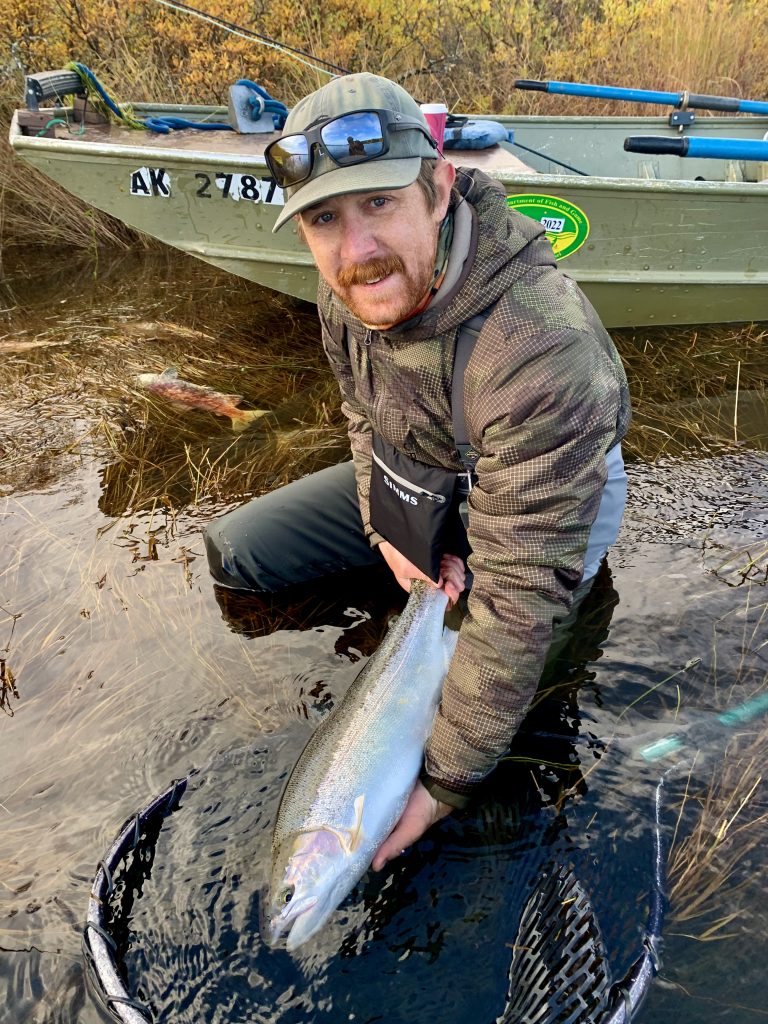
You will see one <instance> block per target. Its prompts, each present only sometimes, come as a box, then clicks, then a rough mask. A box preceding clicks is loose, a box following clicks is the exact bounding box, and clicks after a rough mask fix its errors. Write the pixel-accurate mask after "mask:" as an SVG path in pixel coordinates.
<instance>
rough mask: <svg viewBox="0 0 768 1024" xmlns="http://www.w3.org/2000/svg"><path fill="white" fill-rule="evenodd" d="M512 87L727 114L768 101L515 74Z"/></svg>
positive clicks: (755, 110)
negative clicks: (626, 87)
mask: <svg viewBox="0 0 768 1024" xmlns="http://www.w3.org/2000/svg"><path fill="white" fill-rule="evenodd" d="M515 88H516V89H529V90H532V91H534V92H551V93H557V94H559V95H563V96H590V97H592V98H594V99H602V100H626V101H627V102H629V103H657V104H659V105H661V106H670V107H680V108H682V109H688V110H722V111H725V112H727V113H729V114H733V113H740V114H768V103H761V102H760V101H759V100H739V99H736V98H735V97H733V96H703V95H699V94H698V93H695V92H657V91H655V90H653V89H620V88H618V87H617V86H613V85H588V84H586V83H584V82H554V81H551V82H539V81H536V80H535V79H529V78H518V79H517V81H516V82H515Z"/></svg>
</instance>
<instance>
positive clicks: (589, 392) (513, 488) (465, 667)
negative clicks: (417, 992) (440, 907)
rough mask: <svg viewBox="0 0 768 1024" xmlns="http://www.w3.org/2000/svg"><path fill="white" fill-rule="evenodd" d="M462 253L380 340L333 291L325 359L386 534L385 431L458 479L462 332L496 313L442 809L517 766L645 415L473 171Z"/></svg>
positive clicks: (324, 315)
mask: <svg viewBox="0 0 768 1024" xmlns="http://www.w3.org/2000/svg"><path fill="white" fill-rule="evenodd" d="M457 192H458V195H457V196H456V199H455V201H454V205H453V216H454V238H453V244H452V247H451V253H450V257H449V261H448V269H447V272H446V277H445V280H444V281H443V283H442V285H441V287H440V289H439V291H438V293H437V294H436V296H435V298H434V299H433V300H432V302H431V303H430V305H429V306H428V307H427V308H426V310H424V312H423V313H421V314H420V315H419V316H417V317H415V318H413V319H411V320H409V321H407V322H406V323H404V324H399V325H397V326H396V327H395V328H392V329H388V330H386V331H375V330H371V329H368V328H366V327H365V326H364V325H363V324H362V323H361V322H360V321H359V320H357V319H356V318H355V317H354V316H353V314H352V313H351V312H350V311H349V310H348V309H347V308H346V307H345V306H344V305H343V304H342V303H341V302H340V301H339V300H338V299H337V298H336V297H335V296H334V295H333V293H332V292H331V290H330V288H329V287H328V285H327V284H325V282H322V281H321V284H320V289H319V294H318V308H319V312H320V320H321V325H322V330H323V344H324V347H325V351H326V354H327V356H328V359H329V361H330V364H331V367H332V369H333V372H334V374H335V376H336V378H337V380H338V382H339V386H340V389H341V395H342V409H343V412H344V414H345V415H346V417H347V420H348V428H349V438H350V443H351V448H352V456H353V459H354V464H355V474H356V480H357V487H358V494H359V500H360V511H361V515H362V519H363V525H364V528H365V531H366V534H367V535H368V536H369V537H370V539H371V542H372V543H373V544H375V543H377V542H378V541H379V540H380V539H381V538H380V537H377V536H376V535H375V534H374V532H373V530H372V528H371V525H370V520H369V511H368V493H369V482H370V464H371V428H373V429H374V430H376V431H377V432H378V433H379V434H381V436H382V437H383V438H384V439H385V440H387V441H389V442H390V444H392V445H394V446H395V448H397V449H398V450H399V451H401V452H403V453H404V454H405V455H408V456H409V457H411V458H414V459H418V460H419V461H421V462H426V463H428V464H431V465H436V466H441V467H444V468H446V469H455V470H457V471H459V470H460V469H461V464H460V462H459V460H458V456H457V453H456V450H455V447H454V442H453V436H452V421H451V379H452V367H453V354H454V348H455V344H456V337H457V334H458V331H459V328H460V327H461V325H462V323H464V322H465V321H467V320H468V319H470V318H471V317H473V316H475V315H477V314H478V313H481V312H483V311H486V310H488V309H489V308H490V309H491V312H490V314H489V315H488V317H487V319H486V321H485V323H484V324H483V327H482V330H481V331H480V335H479V337H478V339H477V341H476V343H475V347H474V351H473V354H472V356H471V358H470V360H469V364H468V366H467V369H466V374H465V385H464V414H465V419H466V423H467V429H468V433H469V440H470V442H471V444H472V445H473V447H474V449H475V450H476V451H477V452H478V453H479V454H480V458H479V460H478V462H477V484H476V486H475V487H474V488H473V489H472V491H471V494H470V496H469V528H468V539H469V543H470V545H471V548H472V553H471V555H470V556H469V561H468V567H469V569H470V570H471V572H472V573H473V574H474V583H473V586H472V590H471V592H470V595H469V600H468V614H467V616H466V617H465V619H464V621H463V623H462V626H461V631H460V634H459V639H458V644H457V648H456V653H455V655H454V658H453V661H452V663H451V666H450V669H449V672H448V675H447V677H446V681H445V685H444V689H443V697H442V701H441V704H440V708H439V710H438V713H437V716H436V719H435V722H434V726H433V730H432V734H431V737H430V739H429V742H428V744H427V748H426V751H425V772H426V778H425V781H426V782H427V785H428V788H429V789H430V791H431V792H432V793H433V795H435V796H437V797H438V798H440V799H442V800H445V801H446V802H447V803H450V804H452V805H454V806H462V805H463V804H464V803H466V800H467V798H468V796H469V794H470V793H471V792H472V790H473V789H474V787H475V786H476V785H477V783H478V782H480V781H481V780H482V779H483V778H484V777H485V776H486V775H487V774H488V772H489V771H490V770H491V769H492V768H493V767H494V765H495V764H496V762H497V760H498V759H499V757H501V755H502V754H503V753H504V752H505V750H506V749H507V747H508V746H509V743H510V741H511V739H512V737H513V735H514V733H515V732H516V730H517V727H518V725H519V724H520V722H521V720H522V718H523V716H524V715H525V713H526V711H527V709H528V705H529V703H530V701H531V698H532V697H533V694H534V692H535V690H536V686H537V684H538V681H539V678H540V676H541V672H542V668H543V666H544V662H545V659H546V655H547V652H548V649H549V645H550V642H551V637H552V629H553V621H554V620H556V619H559V618H562V617H563V616H565V615H566V614H567V612H568V610H569V608H570V605H571V600H572V594H573V591H574V590H575V588H576V587H577V586H578V584H579V582H580V580H581V576H582V572H583V557H584V551H585V549H586V545H587V539H588V536H589V531H590V527H591V525H592V523H593V521H594V519H595V517H596V515H597V510H598V506H599V503H600V498H601V495H602V491H603V487H604V484H605V479H606V467H605V456H606V453H607V452H608V451H609V450H610V449H611V448H612V447H613V446H614V445H616V444H617V443H618V442H619V441H620V440H621V438H622V437H623V436H624V434H625V433H626V430H627V427H628V424H629V418H630V404H629V394H628V388H627V381H626V376H625V373H624V370H623V367H622V365H621V361H620V359H619V356H618V354H617V352H616V349H615V347H614V344H613V342H612V340H611V338H610V336H609V335H608V333H607V331H606V330H605V328H604V327H603V325H602V323H601V322H600V320H599V318H598V316H597V314H596V313H595V311H594V309H593V308H592V306H591V305H590V304H589V302H588V301H587V299H586V297H585V296H584V294H583V293H582V292H581V290H580V289H579V288H578V286H577V285H576V284H575V283H574V282H573V281H572V280H571V279H570V278H568V277H567V276H565V275H564V274H563V273H561V271H560V270H558V268H557V266H556V263H555V259H554V256H553V253H552V248H551V246H550V244H549V242H548V241H547V239H546V237H545V235H544V231H543V229H542V228H541V226H540V225H539V224H537V223H536V222H535V221H533V220H531V219H529V218H527V217H524V216H522V215H520V214H518V213H517V212H515V211H512V210H510V209H509V208H508V207H507V204H506V200H505V195H504V192H503V189H502V188H501V186H499V185H498V183H496V182H494V181H493V180H492V179H490V178H488V177H487V176H485V175H484V174H482V172H479V171H476V170H468V169H465V168H462V169H461V170H460V172H459V174H458V176H457Z"/></svg>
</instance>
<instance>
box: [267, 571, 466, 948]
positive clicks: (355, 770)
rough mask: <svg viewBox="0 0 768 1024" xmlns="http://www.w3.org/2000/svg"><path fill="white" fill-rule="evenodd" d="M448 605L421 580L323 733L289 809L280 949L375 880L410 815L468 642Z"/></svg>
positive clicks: (278, 835)
mask: <svg viewBox="0 0 768 1024" xmlns="http://www.w3.org/2000/svg"><path fill="white" fill-rule="evenodd" d="M447 603H448V598H447V597H446V595H445V591H444V590H437V589H435V588H433V587H431V586H428V585H427V584H426V583H423V582H422V581H421V580H414V582H413V584H412V586H411V595H410V597H409V599H408V604H407V605H406V607H405V609H404V611H403V613H402V615H401V616H400V618H399V619H398V621H397V623H396V624H395V625H394V626H393V627H392V628H391V629H390V631H389V633H388V634H387V636H386V637H385V638H384V641H383V642H382V644H381V645H380V646H379V648H378V650H377V651H376V653H375V654H374V655H373V657H372V658H371V659H370V660H369V661H368V662H367V664H366V665H365V668H364V669H363V671H362V672H361V673H360V674H359V675H358V677H357V678H356V679H355V681H354V682H353V683H352V685H351V686H350V688H349V689H348V690H347V692H346V694H345V695H344V699H343V700H342V701H341V703H339V704H338V705H337V706H336V707H335V708H334V709H333V711H332V712H331V713H330V714H329V715H328V717H327V718H326V719H324V720H323V722H322V723H321V724H320V726H319V727H318V729H316V731H315V732H314V734H313V735H312V737H311V739H310V740H309V743H308V744H307V745H306V747H305V748H304V751H303V753H302V754H301V757H300V758H299V760H298V762H297V764H296V767H295V768H294V770H293V772H292V774H291V777H290V779H289V780H288V785H287V786H286V789H285V793H284V794H283V797H282V800H281V802H280V808H279V810H278V814H277V821H276V823H275V830H274V835H273V840H272V854H273V856H272V876H271V881H270V886H269V893H268V896H267V902H266V906H265V907H264V910H265V913H264V914H263V928H264V937H265V939H266V941H267V942H268V943H269V944H270V945H272V944H274V943H275V942H276V941H277V939H279V938H280V937H281V936H286V937H287V948H288V949H289V950H294V949H296V947H297V946H300V945H301V944H302V943H304V942H306V941H307V939H309V938H310V937H311V936H312V935H314V934H315V932H317V931H318V929H319V928H321V927H322V926H323V925H324V924H325V922H326V921H327V920H328V918H329V917H330V916H331V914H332V913H333V911H334V910H335V909H336V907H337V906H338V905H339V904H340V903H341V901H342V900H343V899H344V897H345V896H347V894H348V893H349V892H351V890H352V889H353V888H354V886H355V884H356V883H357V882H358V881H359V879H360V878H362V876H363V875H364V874H365V872H366V871H367V869H368V867H369V865H370V863H371V861H372V860H373V855H374V854H375V852H376V851H377V850H378V848H379V846H381V844H382V843H383V842H384V840H385V839H386V838H387V836H388V835H389V833H390V832H391V831H392V829H393V828H394V826H395V824H396V823H397V821H398V819H399V817H400V815H401V814H402V812H403V809H404V807H405V804H406V802H407V800H408V796H409V795H410V792H411V790H412V789H413V785H414V783H415V781H416V779H417V777H418V774H419V769H420V768H421V762H422V756H423V752H424V744H425V743H426V741H427V739H428V737H429V733H430V730H431V728H432V720H433V718H434V716H435V711H436V709H437V705H438V703H439V701H440V695H441V692H442V688H443V680H444V678H445V676H446V673H447V671H448V665H449V663H450V660H451V657H452V655H453V650H454V647H455V645H456V638H457V636H458V633H456V632H453V631H451V630H450V629H447V628H445V629H444V626H443V618H444V614H445V609H446V605H447Z"/></svg>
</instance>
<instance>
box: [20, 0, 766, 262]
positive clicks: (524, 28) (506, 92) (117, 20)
mask: <svg viewBox="0 0 768 1024" xmlns="http://www.w3.org/2000/svg"><path fill="white" fill-rule="evenodd" d="M194 6H198V5H194ZM199 6H200V7H202V8H204V9H205V11H207V12H208V13H210V14H213V15H219V16H220V17H222V18H224V19H225V20H227V21H229V22H230V23H235V24H239V25H241V26H242V27H244V28H245V29H249V30H255V31H257V32H260V33H266V34H267V35H268V36H272V37H273V38H276V39H278V40H279V41H281V42H284V43H287V44H289V45H292V46H294V47H298V48H300V49H302V50H304V51H307V52H309V53H311V54H316V55H317V57H319V58H321V59H325V60H327V61H330V62H331V63H333V64H335V65H338V66H341V67H343V68H347V69H349V70H351V71H373V72H376V73H380V74H385V75H387V76H389V77H391V78H393V79H395V80H396V81H399V82H401V83H402V84H403V85H405V86H406V88H408V89H409V90H410V91H412V92H413V94H414V95H415V96H417V97H418V98H419V99H430V100H445V101H446V102H447V103H448V105H449V107H450V109H452V110H455V111H460V112H466V111H477V112H481V113H488V114H493V113H497V114H498V113H535V114H553V113H554V114H592V115H599V114H605V113H613V114H615V113H625V114H630V113H638V112H642V113H648V107H638V106H637V105H628V104H616V103H610V102H604V101H595V100H591V99H580V98H578V97H562V96H550V95H547V94H545V93H540V92H521V91H518V90H516V89H515V88H514V82H515V80H516V79H518V78H553V79H567V80H576V81H579V80H582V81H588V82H596V83H606V84H612V85H621V86H627V87H638V88H646V89H661V90H666V91H677V90H683V89H688V90H690V91H693V92H710V93H711V92H714V93H725V94H727V95H734V96H747V97H750V96H751V97H757V98H759V97H760V96H762V95H765V94H766V92H768V59H767V58H766V55H765V48H764V47H763V45H762V40H763V39H764V38H765V35H766V30H768V8H766V6H765V4H764V3H760V2H758V0H709V2H707V3H705V4H703V5H702V4H701V3H700V2H697V0H643V2H637V0H632V2H624V0H622V2H619V3H617V2H614V0H573V2H570V3H568V4H563V3H562V2H561V0H539V2H534V0H520V2H518V3H516V4H512V5H503V4H493V3H492V2H491V0H478V2H477V3H475V4H472V5H470V6H467V5H466V4H462V3H459V0H445V2H444V3H441V4H440V5H438V6H435V5H434V4H431V3H427V2H426V0H384V2H383V4H382V3H372V2H371V0H356V2H355V3H352V4H350V3H349V2H346V0H344V2H342V0H321V2H319V3H317V4H315V5H314V6H313V7H312V9H311V11H310V10H308V9H307V8H306V5H304V4H299V3H296V2H295V0H274V2H273V3H272V4H270V5H268V6H266V7H262V8H257V7H254V5H253V4H252V3H250V2H249V0H230V2H228V3H227V4H226V5H224V4H222V3H220V2H219V0H209V2H208V3H206V4H204V5H203V4H200V5H199ZM383 14H384V15H385V16H382V15H383ZM3 41H5V43H6V47H7V49H8V50H9V51H10V53H11V59H10V60H9V61H7V62H6V64H5V66H4V67H2V68H0V180H2V181H3V183H4V185H3V195H2V196H1V197H0V237H1V238H2V240H3V242H4V244H5V245H6V246H7V245H19V244H22V245H23V244H29V243H34V244H50V243H56V244H64V243H66V244H67V245H69V246H72V247H80V248H84V249H92V248H93V247H94V246H112V245H116V246H125V245H127V244H129V240H133V241H132V244H141V245H145V246H151V245H154V244H155V243H153V242H150V241H148V240H146V239H141V241H140V242H137V235H136V234H135V233H134V232H129V231H128V229H126V228H124V227H123V226H121V225H119V224H116V223H115V222H114V221H112V220H110V219H109V218H107V217H105V216H104V215H102V214H100V213H97V212H91V213H90V214H89V216H88V217H83V210H84V207H83V206H82V204H80V203H79V202H77V201H75V200H72V199H71V198H70V197H66V196H65V194H64V193H63V192H62V191H61V190H60V189H58V187H52V186H51V185H50V184H46V186H45V189H46V191H45V195H47V196H50V197H52V201H50V202H49V203H48V204H47V206H46V207H45V209H44V210H43V211H41V204H40V201H39V195H40V187H41V182H42V178H40V177H38V175H37V174H36V173H33V172H30V171H29V170H28V169H27V168H25V167H24V166H23V165H21V162H20V161H18V160H17V159H16V158H15V157H14V155H13V154H12V152H11V151H10V148H9V146H8V144H7V141H6V135H7V132H6V130H5V129H6V127H7V124H8V122H9V119H10V115H11V111H12V109H13V108H14V107H15V106H18V105H19V104H20V103H21V98H22V96H23V91H24V90H23V73H24V71H29V72H32V71H40V70H45V69H47V68H54V67H61V66H62V65H63V64H64V63H66V62H67V61H68V60H72V59H76V60H80V61H81V62H84V63H86V64H87V65H89V66H90V67H91V68H92V69H93V71H94V72H95V73H96V74H97V75H98V76H99V78H100V79H101V80H102V81H103V82H104V84H105V86H106V87H107V88H108V89H109V91H110V93H111V94H112V95H114V96H115V98H116V99H117V100H118V101H120V102H125V101H126V100H132V101H134V102H135V101H142V100H154V101H156V102H168V103H174V102H177V103H183V102H196V103H226V96H227V89H228V86H229V85H231V84H232V83H233V82H235V81H236V80H237V79H238V78H241V77H248V78H252V79H256V80H257V81H259V82H260V83H261V84H262V85H264V86H265V87H266V88H267V89H268V90H269V91H270V92H271V94H272V95H274V96H277V97H278V98H280V99H282V100H283V101H285V102H286V103H288V104H292V103H294V102H295V101H296V100H297V99H298V98H299V97H300V96H302V95H304V94H306V92H307V91H309V90H312V89H315V88H317V86H318V85H320V84H322V83H323V82H324V81H326V80H327V77H326V76H325V75H324V74H322V73H318V72H317V71H313V70H311V69H310V68H307V67H306V66H305V65H303V64H301V63H297V62H296V61H295V60H293V59H291V58H290V57H288V56H285V55H283V54H281V53H278V52H277V51H276V50H274V49H269V48H267V47H265V46H262V45H259V44H258V43H256V42H254V41H250V40H247V39H243V38H239V37H238V36H236V35H234V34H232V33H227V32H226V31H225V30H223V29H222V28H220V27H217V26H216V25H211V24H209V23H207V22H205V21H201V20H199V19H197V18H195V17H192V16H190V15H188V14H184V13H182V12H178V11H170V10H168V9H167V8H165V7H162V6H160V5H159V4H153V3H151V2H147V3H146V4H142V5H139V8H137V7H136V5H133V4H126V5H117V6H115V5H114V3H112V0H90V2H89V4H87V5H83V4H81V3H79V2H78V0H38V2H37V3H36V4H35V5H33V8H31V9H30V8H29V5H28V4H24V3H22V0H0V45H2V42H3ZM211 53H215V54H216V60H215V61H212V60H211V59H210V54H211ZM734 76H736V77H734ZM657 109H658V108H653V110H652V111H651V112H654V113H655V112H657ZM73 213H75V216H72V214H73Z"/></svg>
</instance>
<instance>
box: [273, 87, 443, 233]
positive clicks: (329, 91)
mask: <svg viewBox="0 0 768 1024" xmlns="http://www.w3.org/2000/svg"><path fill="white" fill-rule="evenodd" d="M353 110H391V111H392V113H393V114H395V115H398V114H401V115H405V116H407V117H409V118H414V119H415V120H417V121H419V122H420V123H421V124H422V125H423V126H424V128H425V129H426V130H427V132H429V126H428V125H427V121H426V118H425V117H424V115H423V113H422V112H421V109H420V108H419V105H418V103H417V102H416V100H414V99H413V97H412V96H411V95H409V93H407V92H406V91H405V89H403V88H402V86H400V85H397V84H396V83H395V82H391V81H390V80H389V79H388V78H382V77H381V76H380V75H371V74H369V73H368V72H361V73H360V74H355V75H343V76H342V77H340V78H334V79H333V80H332V81H330V82H328V84H327V85H324V86H323V87H322V88H321V89H318V90H317V91H316V92H313V93H310V94H309V96H306V97H305V98H304V99H303V100H300V101H299V102H298V103H297V104H296V106H295V107H294V108H293V109H292V110H291V112H290V114H289V115H288V119H287V121H286V122H285V128H284V129H283V132H282V134H283V135H295V134H297V133H299V132H302V131H304V130H305V129H306V128H308V127H309V126H310V125H314V124H316V123H318V121H322V120H324V119H327V118H333V117H338V116H339V115H340V114H346V113H349V112H350V111H353ZM313 157H314V163H313V166H312V174H311V176H310V177H309V178H307V180H306V181H302V182H301V183H300V184H298V185H294V186H291V187H289V188H286V189H285V195H286V197H287V201H286V204H285V206H284V207H283V209H282V210H281V211H280V214H279V216H278V218H277V221H276V223H275V226H274V228H273V229H272V230H273V231H277V230H278V229H279V228H281V227H282V226H283V224H285V222H286V221H287V220H290V218H291V217H293V216H294V214H296V213H300V212H301V211H302V210H306V208H307V207H308V206H314V205H315V203H319V202H321V201H322V200H323V199H330V198H331V197H332V196H340V195H346V194H347V193H348V192H368V191H371V190H372V189H379V188H383V189H391V188H405V187H406V186H407V185H411V184H412V183H413V182H414V181H415V180H416V178H417V177H418V174H419V170H420V168H421V161H422V158H425V157H426V158H427V159H428V160H436V159H437V157H438V154H437V150H436V149H435V147H434V145H432V144H431V143H430V140H429V138H427V136H426V135H424V133H423V132H420V131H417V130H415V131H400V132H392V133H391V134H390V136H389V150H388V152H386V153H385V154H384V155H383V156H379V157H375V158H373V159H371V160H367V161H365V162H364V163H359V164H353V165H352V166H350V167H339V166H338V164H336V163H334V162H333V160H331V159H330V157H328V156H327V155H326V154H325V153H324V152H322V151H321V149H320V147H315V152H314V154H313Z"/></svg>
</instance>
